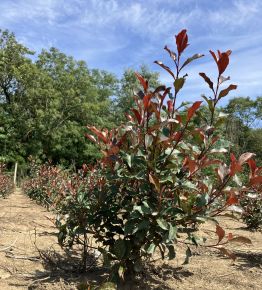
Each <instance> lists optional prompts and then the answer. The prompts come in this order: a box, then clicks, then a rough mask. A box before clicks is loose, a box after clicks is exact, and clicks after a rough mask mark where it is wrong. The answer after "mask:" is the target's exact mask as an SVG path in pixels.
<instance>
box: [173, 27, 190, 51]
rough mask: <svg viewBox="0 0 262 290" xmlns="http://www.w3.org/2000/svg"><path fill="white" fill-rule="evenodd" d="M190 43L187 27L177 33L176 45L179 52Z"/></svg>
mask: <svg viewBox="0 0 262 290" xmlns="http://www.w3.org/2000/svg"><path fill="white" fill-rule="evenodd" d="M188 45H189V44H188V36H187V33H186V29H183V30H181V31H180V32H179V33H178V35H176V46H177V51H178V53H179V54H181V53H182V52H183V51H184V50H185V48H186V47H187V46H188Z"/></svg>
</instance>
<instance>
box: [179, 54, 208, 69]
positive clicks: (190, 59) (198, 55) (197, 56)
mask: <svg viewBox="0 0 262 290" xmlns="http://www.w3.org/2000/svg"><path fill="white" fill-rule="evenodd" d="M203 56H204V54H200V53H196V54H194V55H193V56H191V57H189V58H188V59H187V60H186V61H185V62H184V63H183V65H182V66H181V68H180V70H181V69H182V68H183V67H185V66H186V65H188V64H189V63H190V62H192V61H193V60H196V59H198V58H201V57H203Z"/></svg>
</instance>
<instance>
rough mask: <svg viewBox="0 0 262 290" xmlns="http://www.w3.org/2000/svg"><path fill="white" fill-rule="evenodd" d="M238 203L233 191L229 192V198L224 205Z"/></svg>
mask: <svg viewBox="0 0 262 290" xmlns="http://www.w3.org/2000/svg"><path fill="white" fill-rule="evenodd" d="M236 203H238V198H237V197H236V195H235V194H234V193H231V195H230V197H229V199H228V200H227V202H226V205H232V204H236Z"/></svg>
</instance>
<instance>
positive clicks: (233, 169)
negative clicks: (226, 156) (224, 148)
mask: <svg viewBox="0 0 262 290" xmlns="http://www.w3.org/2000/svg"><path fill="white" fill-rule="evenodd" d="M230 158H231V164H230V170H229V174H230V175H231V176H234V175H235V174H236V173H237V172H240V171H242V167H241V164H240V163H239V162H238V161H237V160H236V157H235V155H234V154H233V153H231V154H230Z"/></svg>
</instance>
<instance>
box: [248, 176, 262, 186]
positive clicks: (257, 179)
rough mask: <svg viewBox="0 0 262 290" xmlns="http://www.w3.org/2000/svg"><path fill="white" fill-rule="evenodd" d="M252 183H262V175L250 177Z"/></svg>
mask: <svg viewBox="0 0 262 290" xmlns="http://www.w3.org/2000/svg"><path fill="white" fill-rule="evenodd" d="M250 184H251V185H262V175H260V176H255V177H252V178H250Z"/></svg>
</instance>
